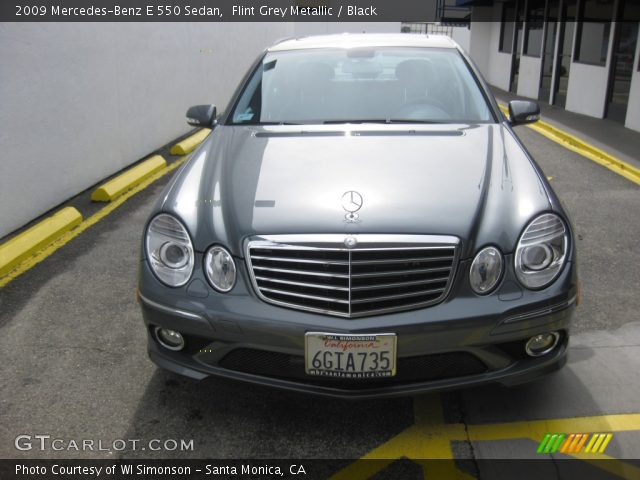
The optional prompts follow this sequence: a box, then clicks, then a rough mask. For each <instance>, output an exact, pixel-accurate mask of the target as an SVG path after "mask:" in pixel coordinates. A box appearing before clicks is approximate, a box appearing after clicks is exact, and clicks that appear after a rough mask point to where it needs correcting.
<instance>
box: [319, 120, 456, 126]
mask: <svg viewBox="0 0 640 480" xmlns="http://www.w3.org/2000/svg"><path fill="white" fill-rule="evenodd" d="M322 123H324V124H328V125H330V124H339V123H387V124H389V123H444V122H439V121H437V120H411V119H404V118H384V119H380V118H373V119H366V120H362V119H357V120H325V121H324V122H322Z"/></svg>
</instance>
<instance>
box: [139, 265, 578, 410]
mask: <svg viewBox="0 0 640 480" xmlns="http://www.w3.org/2000/svg"><path fill="white" fill-rule="evenodd" d="M506 263H507V265H509V264H510V263H511V262H506ZM467 268H468V264H467V263H466V262H464V261H463V262H460V265H459V271H458V274H457V275H456V279H457V280H456V282H455V284H454V287H453V288H452V290H451V291H450V292H449V295H448V298H447V299H445V301H444V302H442V303H440V304H438V305H434V306H431V307H427V308H423V309H418V310H412V311H405V312H398V313H392V314H385V315H374V316H370V317H364V318H357V319H345V318H338V317H331V316H326V315H321V314H315V313H309V312H303V311H299V310H294V309H289V308H283V307H280V306H276V305H271V304H268V303H265V302H263V301H262V300H260V299H259V298H258V297H257V296H256V294H255V292H254V291H253V289H252V288H251V287H250V281H249V278H248V272H247V271H246V269H244V268H239V269H238V277H239V278H238V282H237V284H236V286H235V287H234V289H233V290H232V292H230V293H228V294H219V293H217V292H215V291H214V290H213V289H211V288H210V287H209V286H208V284H207V282H206V280H205V279H204V278H203V277H202V276H201V274H200V273H199V272H198V271H197V270H196V271H195V272H194V277H193V278H192V280H191V281H190V283H189V284H188V285H186V286H185V287H182V288H178V289H171V288H167V287H164V286H162V285H161V284H160V283H159V282H158V281H157V280H156V278H155V277H154V276H153V274H152V272H151V271H150V269H149V266H148V264H147V262H146V261H144V260H143V261H142V262H141V268H140V303H141V306H142V312H143V317H144V321H145V324H146V325H147V331H148V352H149V357H150V358H151V360H153V361H154V362H155V363H156V364H158V365H159V366H160V367H162V368H165V369H167V370H170V371H173V372H175V373H178V374H181V375H186V376H189V377H192V378H195V379H203V378H205V377H207V376H209V375H216V376H222V377H227V378H232V379H237V380H242V381H247V382H252V383H257V384H262V385H267V386H271V387H278V388H283V389H288V390H294V391H300V392H307V393H313V394H319V395H327V396H333V397H347V398H373V397H389V396H400V395H411V394H415V393H422V392H427V391H439V390H448V389H453V388H461V387H469V386H474V385H479V384H485V383H500V384H503V385H514V384H519V383H525V382H528V381H531V380H533V379H535V378H537V377H540V376H542V375H544V374H547V373H550V372H552V371H555V370H557V369H559V368H561V367H562V366H563V365H564V363H565V362H566V355H567V348H568V340H569V332H570V325H571V322H572V319H573V316H574V314H575V308H576V293H577V279H576V277H577V276H576V271H575V264H574V263H572V262H569V263H568V264H567V265H566V266H565V268H564V270H563V272H562V273H561V275H560V276H559V278H558V279H557V280H556V281H555V282H554V283H553V284H552V285H551V286H549V287H548V288H546V289H545V290H542V291H539V292H532V291H527V290H524V289H521V288H520V287H519V286H518V285H517V282H515V281H513V272H511V271H507V272H506V273H505V278H504V279H503V280H502V282H501V286H500V288H499V289H498V290H497V291H496V292H494V293H493V294H491V295H487V296H482V297H479V296H477V295H475V294H473V292H471V291H470V288H469V287H468V282H467V281H466V275H461V274H460V272H466V270H467ZM158 326H159V327H163V328H169V329H172V330H177V331H179V332H181V333H182V334H183V336H184V337H185V339H186V347H185V349H183V350H181V351H171V350H168V349H166V348H164V347H162V346H161V345H160V344H159V343H158V342H157V340H156V339H155V336H154V335H153V331H154V329H155V327H158ZM310 331H322V332H330V333H341V334H363V333H389V332H391V333H395V334H396V335H397V337H398V339H397V355H398V374H397V377H392V378H389V379H377V380H348V381H347V380H338V381H336V380H334V379H324V378H317V377H311V376H307V375H306V374H305V373H304V337H305V333H306V332H310ZM551 331H556V332H559V333H560V341H559V343H558V346H557V347H556V348H555V349H554V350H553V351H551V352H550V353H548V354H546V355H543V356H540V357H529V356H528V355H526V354H525V351H524V343H525V342H526V340H527V339H529V338H530V337H532V336H534V335H537V334H540V333H546V332H551ZM403 369H404V370H403Z"/></svg>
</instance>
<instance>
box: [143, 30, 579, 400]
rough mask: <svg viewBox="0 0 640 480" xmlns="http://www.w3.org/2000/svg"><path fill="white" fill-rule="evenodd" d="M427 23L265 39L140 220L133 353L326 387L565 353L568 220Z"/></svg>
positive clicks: (197, 118) (195, 371)
mask: <svg viewBox="0 0 640 480" xmlns="http://www.w3.org/2000/svg"><path fill="white" fill-rule="evenodd" d="M509 110H510V115H509V119H507V118H505V117H504V116H503V115H502V113H501V111H500V110H499V108H498V105H497V104H496V101H495V99H494V98H493V95H492V94H491V92H490V91H489V89H488V88H487V85H486V84H485V83H484V81H483V79H482V77H481V75H480V73H479V72H478V70H477V69H476V68H475V67H474V65H473V63H472V62H471V60H470V59H469V57H468V56H467V55H466V54H465V53H464V52H463V51H462V50H461V49H460V48H459V47H458V46H457V44H455V42H453V41H452V40H450V39H449V38H447V37H440V36H427V35H410V34H398V35H366V34H358V35H329V36H319V37H308V38H299V39H291V40H285V41H282V42H279V43H277V44H275V45H274V46H272V47H271V48H269V49H268V50H267V51H266V52H264V53H263V54H262V55H261V56H260V57H259V58H258V60H257V61H256V62H255V64H254V65H253V66H252V67H251V69H250V71H249V72H248V74H247V76H246V77H245V78H244V79H243V80H242V82H241V84H240V86H239V88H238V90H237V92H236V93H235V95H234V96H233V98H232V100H231V102H230V104H229V107H228V108H227V110H226V111H224V112H223V113H221V114H218V112H217V110H216V108H215V106H213V105H199V106H196V107H192V108H190V109H189V111H188V112H187V120H188V123H189V124H190V125H194V126H202V127H210V128H212V129H213V130H212V132H211V134H210V135H209V136H208V137H207V139H206V140H205V141H204V142H203V143H202V144H201V145H200V146H199V148H197V149H196V150H195V151H194V152H193V153H192V154H191V157H190V158H189V159H188V161H187V162H186V163H185V165H184V166H183V167H182V168H181V170H180V171H179V172H178V173H177V174H176V176H175V178H174V179H173V181H171V182H170V184H169V185H168V186H167V188H166V189H165V191H164V193H163V194H162V195H161V197H160V198H159V199H158V202H157V203H156V205H155V207H154V209H153V213H152V214H151V216H150V218H149V221H148V223H147V225H146V226H145V229H144V237H143V241H142V259H141V262H140V278H139V299H140V303H141V306H142V312H143V315H144V321H145V324H146V327H147V330H148V350H149V355H150V357H151V359H152V360H153V361H154V362H156V363H157V364H158V365H160V366H161V367H163V368H166V369H168V370H171V371H173V372H176V373H179V374H182V375H186V376H189V377H193V378H196V379H201V378H204V377H207V376H209V375H218V376H224V377H229V378H234V379H238V380H244V381H248V382H254V383H259V384H264V385H269V386H272V387H280V388H285V389H290V390H297V391H303V392H310V393H316V394H323V395H331V396H343V397H376V396H392V395H405V394H411V393H416V392H423V391H430V390H441V389H448V388H453V387H463V386H471V385H476V384H481V383H488V382H496V383H501V384H506V385H511V384H517V383H521V382H525V381H530V380H532V379H534V378H537V377H539V376H541V375H543V374H546V373H549V372H552V371H554V370H557V369H558V368H560V367H561V366H562V365H563V364H564V363H565V361H566V353H567V346H568V341H569V329H570V325H571V320H572V317H573V315H574V311H575V307H576V304H577V302H578V298H579V291H578V290H579V289H578V281H577V273H576V253H575V243H574V241H573V234H572V227H571V223H570V221H569V218H568V217H567V213H566V212H565V210H564V209H563V208H562V206H561V204H560V202H559V200H558V197H557V196H556V195H555V193H554V192H553V190H552V188H551V186H550V185H549V183H548V182H547V180H546V178H545V176H544V174H543V173H542V171H541V170H540V168H539V166H538V165H537V164H536V163H535V161H534V159H533V158H531V156H530V155H529V153H528V152H527V151H526V149H525V148H524V146H523V145H522V143H521V142H520V141H519V139H518V137H517V136H516V135H515V133H514V131H513V128H512V127H514V126H515V125H518V124H524V123H530V122H534V121H536V120H537V119H538V118H539V108H538V106H537V104H536V103H534V102H526V101H513V102H511V103H510V104H509Z"/></svg>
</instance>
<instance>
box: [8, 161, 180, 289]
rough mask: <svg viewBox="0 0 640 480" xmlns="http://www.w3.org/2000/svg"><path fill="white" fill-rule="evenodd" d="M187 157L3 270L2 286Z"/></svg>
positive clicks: (174, 167)
mask: <svg viewBox="0 0 640 480" xmlns="http://www.w3.org/2000/svg"><path fill="white" fill-rule="evenodd" d="M186 159H187V157H182V158H179V159H178V160H176V161H175V162H173V163H171V164H170V165H167V166H166V167H165V168H163V169H162V170H160V171H158V172H156V173H154V174H153V175H151V176H150V177H148V178H146V179H145V180H143V181H142V182H141V183H139V184H138V185H136V186H135V187H133V188H132V189H131V190H128V191H126V192H125V193H124V194H122V195H121V196H119V197H118V198H116V199H115V200H114V201H113V202H109V203H108V204H107V205H105V206H104V207H102V208H101V209H100V210H98V211H97V212H96V213H94V214H93V215H91V216H90V217H88V218H87V219H86V220H83V221H81V222H78V223H77V224H74V225H73V227H74V228H71V226H70V227H69V228H68V229H67V231H65V232H61V235H60V236H58V237H56V238H55V239H52V241H51V242H50V244H48V245H46V246H44V247H43V248H41V249H37V248H35V249H34V250H33V254H32V255H31V256H29V257H27V258H25V259H24V260H22V261H19V262H18V263H16V264H15V266H14V267H12V269H11V270H10V271H9V273H7V274H6V275H5V274H4V271H3V272H2V273H1V274H0V288H2V287H4V286H5V285H7V284H8V283H9V282H11V280H13V279H14V278H17V277H19V276H20V275H22V274H23V273H24V272H26V271H27V270H29V269H30V268H32V267H34V266H35V265H37V264H38V263H40V262H42V261H43V260H44V259H45V258H47V257H48V256H49V255H51V254H52V253H53V252H55V251H56V250H58V249H59V248H60V247H62V246H64V245H66V244H67V243H69V242H70V241H71V240H73V239H74V238H75V237H77V236H78V235H80V234H81V233H82V232H84V231H85V230H86V229H88V228H89V227H91V226H93V225H95V224H96V223H98V222H99V221H100V220H102V219H103V218H104V217H106V216H107V215H109V214H110V213H111V212H113V211H114V210H115V209H117V208H118V207H120V205H122V204H123V203H125V202H126V201H127V200H128V199H129V198H131V197H132V196H134V195H136V194H137V193H138V192H140V191H142V190H144V189H145V188H147V187H148V186H149V185H151V184H152V183H153V182H155V181H156V180H158V179H160V178H162V177H163V176H165V175H166V174H168V173H170V172H172V171H174V170H175V169H176V168H178V167H179V166H180V165H182V164H183V163H184V161H185V160H186ZM72 210H75V209H72ZM25 233H26V232H25ZM0 248H2V246H0ZM0 258H3V257H1V256H0Z"/></svg>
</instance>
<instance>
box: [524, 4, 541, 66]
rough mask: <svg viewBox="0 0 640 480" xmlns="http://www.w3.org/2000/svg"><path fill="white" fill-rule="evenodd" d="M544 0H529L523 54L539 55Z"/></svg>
mask: <svg viewBox="0 0 640 480" xmlns="http://www.w3.org/2000/svg"><path fill="white" fill-rule="evenodd" d="M544 6H545V0H529V2H528V3H527V14H526V20H525V32H524V54H525V55H530V56H532V57H539V56H540V54H541V53H542V32H543V27H544Z"/></svg>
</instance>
